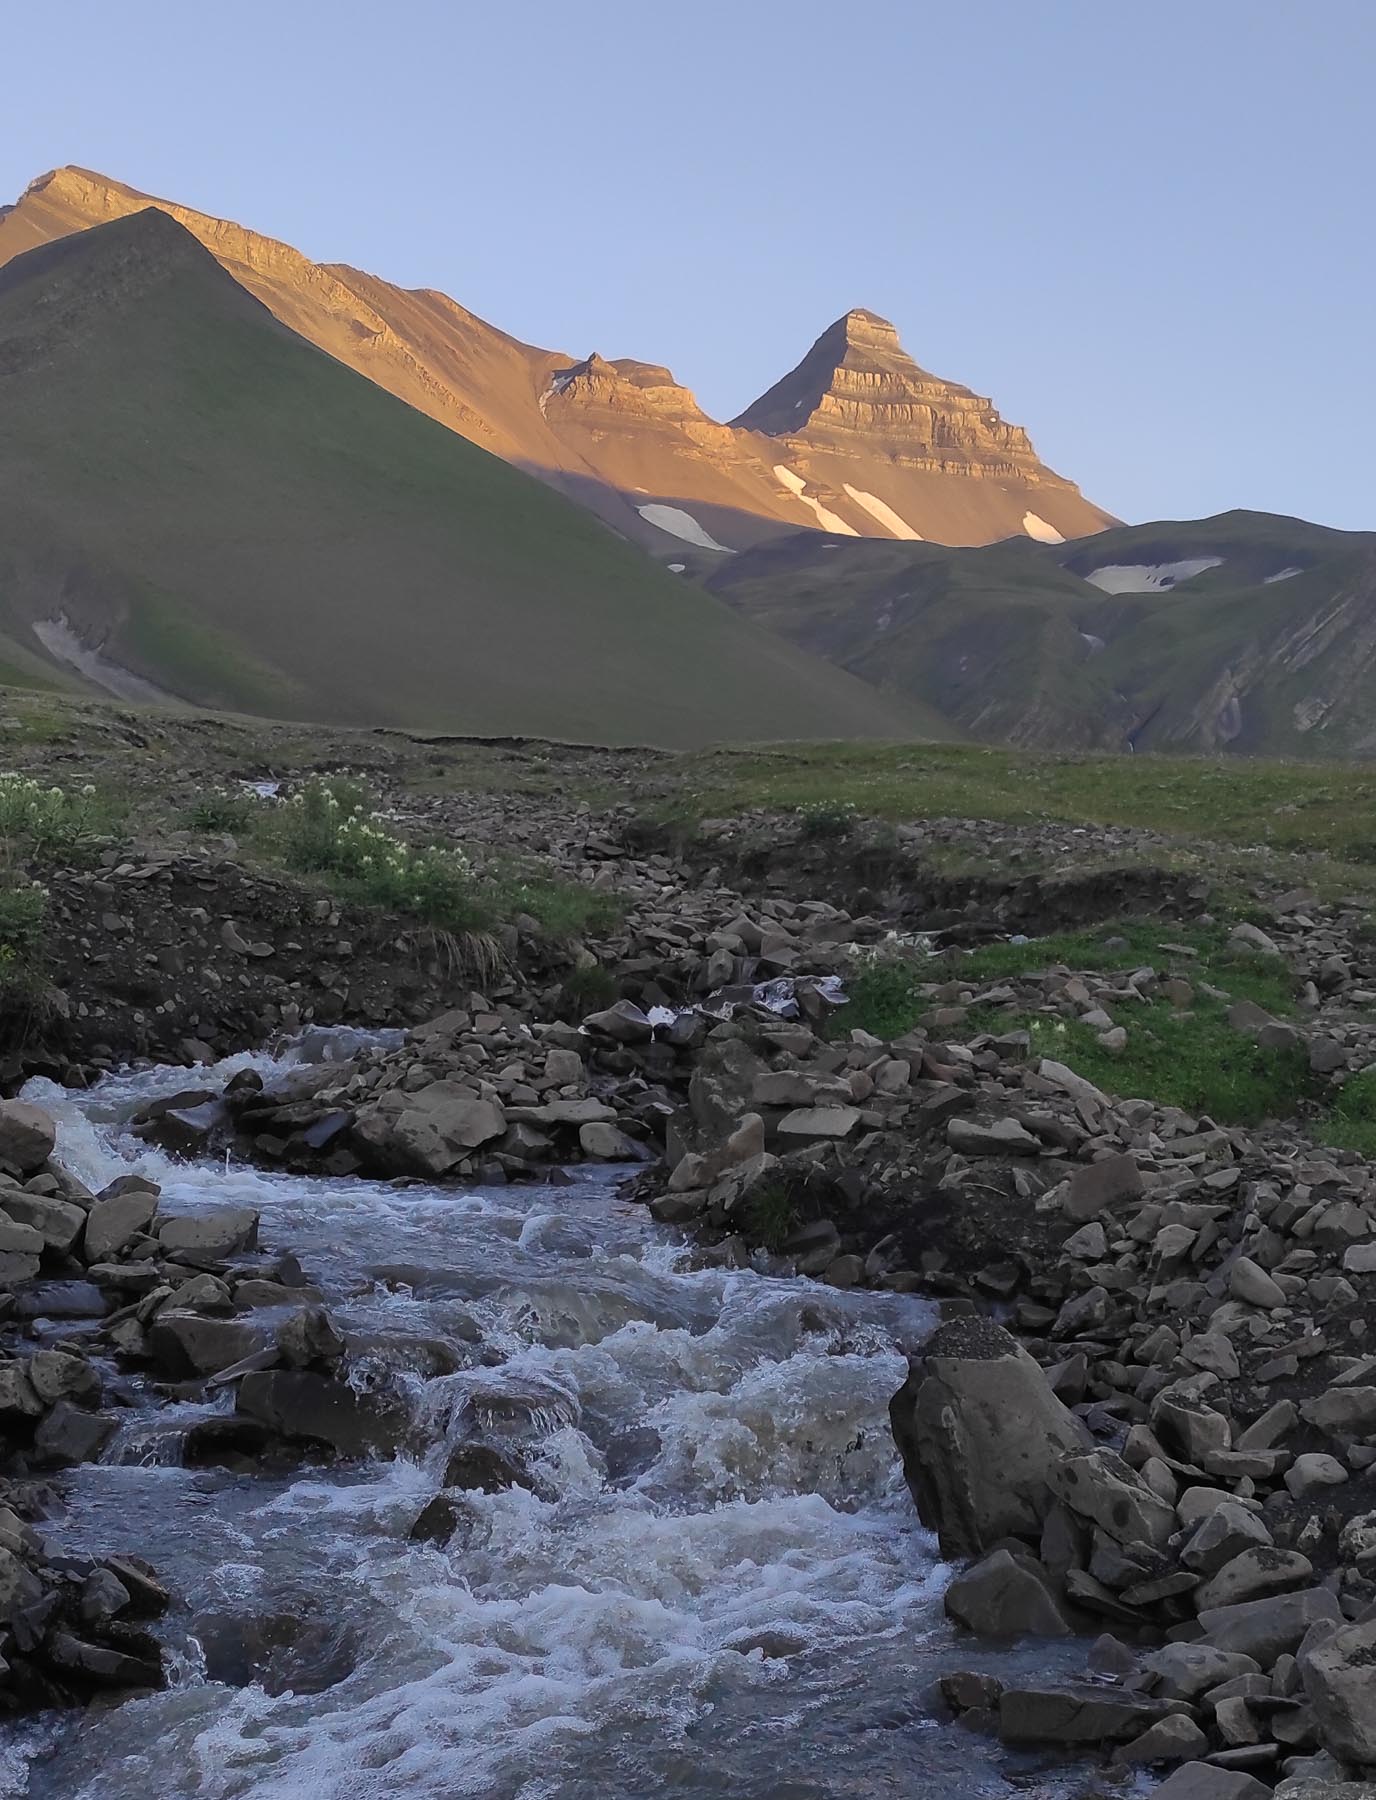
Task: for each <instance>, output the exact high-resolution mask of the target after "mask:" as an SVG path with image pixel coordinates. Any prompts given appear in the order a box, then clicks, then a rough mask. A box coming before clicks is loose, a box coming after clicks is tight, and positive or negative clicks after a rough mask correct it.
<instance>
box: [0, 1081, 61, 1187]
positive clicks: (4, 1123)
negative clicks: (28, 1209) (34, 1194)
mask: <svg viewBox="0 0 1376 1800" xmlns="http://www.w3.org/2000/svg"><path fill="white" fill-rule="evenodd" d="M56 1143H57V1127H56V1125H54V1124H53V1122H52V1120H51V1119H50V1118H49V1117H48V1115H47V1113H45V1112H44V1111H43V1110H42V1108H41V1107H38V1106H30V1105H29V1103H28V1101H27V1100H0V1163H6V1164H8V1166H9V1167H10V1168H11V1169H14V1170H15V1171H16V1172H17V1173H18V1174H20V1175H36V1174H37V1173H38V1171H39V1170H40V1169H41V1168H42V1167H43V1165H44V1163H45V1162H47V1160H48V1158H49V1157H50V1156H51V1155H52V1153H53V1146H54V1145H55V1144H56Z"/></svg>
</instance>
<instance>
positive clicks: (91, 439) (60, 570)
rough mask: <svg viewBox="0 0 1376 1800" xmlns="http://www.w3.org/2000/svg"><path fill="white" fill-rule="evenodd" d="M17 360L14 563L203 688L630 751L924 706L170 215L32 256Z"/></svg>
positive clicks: (186, 693) (2, 454)
mask: <svg viewBox="0 0 1376 1800" xmlns="http://www.w3.org/2000/svg"><path fill="white" fill-rule="evenodd" d="M0 362H3V364H4V367H5V371H6V373H5V406H4V409H3V413H0V555H2V556H3V566H4V567H7V568H13V569H14V570H15V571H16V573H17V579H18V582H19V591H21V592H26V591H27V592H28V593H30V594H32V595H33V596H35V597H36V601H37V603H38V604H51V605H54V606H55V605H56V604H57V602H58V601H59V600H60V599H61V600H63V601H64V603H65V604H66V607H67V611H68V616H69V617H70V619H71V622H72V625H73V628H74V629H78V630H85V631H87V632H89V633H98V634H99V637H100V641H101V643H102V645H103V649H104V654H105V655H106V656H107V658H109V659H110V660H112V661H115V662H118V661H120V660H121V655H122V654H123V656H124V657H125V658H127V659H128V660H129V661H130V662H133V663H135V664H136V665H137V667H138V669H139V672H140V673H141V674H143V675H144V676H146V677H147V678H148V679H149V680H152V681H154V682H161V684H162V685H165V686H167V687H168V688H169V689H171V690H172V691H173V692H175V693H177V694H178V695H179V696H180V697H181V698H182V699H184V700H188V701H191V702H193V703H197V704H208V705H217V704H218V705H222V706H223V705H228V706H231V707H241V708H245V709H249V710H261V711H265V712H267V713H269V714H271V715H273V716H284V717H292V718H297V719H302V718H304V719H314V720H317V721H322V722H326V723H337V724H351V725H368V724H371V725H388V726H414V727H417V728H421V729H436V730H447V731H453V732H460V733H464V734H467V735H473V736H494V735H498V734H519V735H529V736H545V737H551V738H556V739H568V740H576V741H582V742H588V743H598V744H622V745H625V744H639V743H649V744H655V743H658V744H667V745H677V746H684V745H701V744H704V743H710V742H715V741H733V740H734V741H739V740H742V739H747V738H775V739H779V738H793V737H798V736H802V735H804V734H807V733H809V732H820V733H822V734H825V735H830V736H838V737H845V736H850V735H878V734H881V733H884V732H886V731H888V732H891V733H893V734H894V735H902V734H904V733H907V732H913V733H917V732H920V731H921V730H922V729H923V724H922V722H921V720H920V716H919V713H918V711H917V709H915V708H909V707H908V706H907V705H906V704H899V703H897V702H892V701H887V700H885V699H884V698H883V697H882V696H879V695H876V694H875V693H874V692H873V691H872V690H871V689H869V688H867V687H866V686H865V685H864V684H863V683H861V682H860V681H859V680H857V679H856V678H854V677H851V676H848V675H845V674H843V673H841V672H840V671H839V670H836V669H834V668H831V667H829V666H827V665H826V664H824V663H821V662H818V661H815V660H814V659H812V658H809V657H807V656H805V655H804V654H803V653H801V652H800V651H798V650H797V649H795V648H794V647H793V646H792V645H790V644H787V643H785V642H783V641H782V640H778V639H775V638H773V637H771V636H770V635H769V634H768V633H766V632H763V631H761V630H760V629H758V628H757V627H755V626H753V625H752V624H750V623H749V621H747V620H745V619H743V618H741V617H740V616H739V615H738V614H737V613H735V612H734V611H732V609H731V608H730V607H728V606H727V605H726V604H725V603H724V602H722V601H719V600H717V599H715V598H713V597H712V596H710V595H708V594H707V593H705V592H704V591H703V590H702V589H701V588H699V587H698V586H697V585H696V584H693V583H688V582H683V581H680V580H678V579H677V578H676V577H674V576H673V575H670V574H668V573H667V572H666V571H664V570H663V569H661V568H660V567H659V566H658V565H657V564H656V563H655V562H654V560H653V559H652V558H651V557H649V556H648V555H646V554H645V553H644V552H643V551H641V550H639V549H637V548H636V547H635V546H634V545H632V544H630V543H629V542H627V541H626V540H624V539H623V538H621V537H619V536H618V535H617V534H616V533H615V532H613V531H609V530H608V529H607V527H606V525H605V524H604V523H603V522H602V521H601V520H600V519H598V518H595V517H594V516H593V515H592V514H591V513H589V512H588V511H586V510H585V509H584V508H582V507H580V506H578V505H576V504H575V503H574V502H573V501H571V500H568V499H566V498H565V497H564V496H562V495H560V494H558V493H556V492H555V491H554V490H553V489H551V488H550V487H549V486H547V485H546V484H544V483H542V482H540V481H537V480H536V479H534V478H533V477H532V476H530V475H527V474H525V473H523V472H522V471H520V470H518V469H515V468H513V467H511V466H510V465H509V464H508V463H505V462H503V461H502V460H501V459H500V458H498V457H496V456H494V455H490V454H489V453H488V452H486V451H485V450H483V449H481V448H479V447H478V446H477V445H476V444H473V443H470V442H468V441H467V439H466V438H464V437H461V436H460V435H458V433H456V432H454V431H450V430H448V429H446V428H445V426H443V425H441V424H440V423H438V422H437V421H435V420H434V419H431V418H428V417H426V416H425V414H424V413H423V412H421V411H419V410H417V408H416V407H414V406H411V405H408V404H406V403H404V402H403V401H402V400H400V399H398V398H396V397H395V396H394V395H392V394H389V393H387V392H385V391H384V390H383V389H382V388H380V387H378V386H375V385H374V384H373V383H372V382H371V381H369V380H367V379H366V378H365V377H364V376H362V375H360V374H357V373H355V372H354V371H353V370H351V369H348V368H346V367H345V366H344V365H343V364H342V363H341V362H339V361H337V360H336V359H335V358H334V357H332V356H330V355H325V354H322V353H321V352H320V351H319V350H317V349H315V348H314V347H313V346H312V345H311V344H309V343H306V342H304V341H303V340H302V339H301V338H300V337H298V336H296V335H295V334H294V333H293V332H291V331H287V330H285V329H283V328H282V327H281V326H279V325H278V324H277V322H276V321H275V320H274V319H273V318H272V317H271V315H270V314H269V313H268V312H267V311H266V310H265V309H264V308H263V307H261V306H260V305H259V304H258V303H257V302H256V301H254V300H252V299H251V298H249V297H248V296H247V295H246V294H245V293H244V291H243V290H242V289H241V288H240V287H238V286H237V285H236V284H235V283H234V282H233V281H232V280H231V278H230V277H229V276H228V275H227V274H226V273H225V272H224V271H223V270H222V269H221V268H220V267H219V266H218V265H217V264H216V263H215V261H214V260H213V258H212V257H211V256H210V255H209V253H208V252H206V251H205V250H203V249H202V248H201V247H200V246H198V245H197V244H196V243H195V242H194V240H193V239H192V238H191V237H190V236H189V234H187V233H185V232H184V231H182V230H181V228H180V227H178V226H177V225H175V224H174V223H173V222H172V221H171V220H170V219H168V218H167V216H166V215H165V214H163V213H160V212H158V211H156V210H149V211H146V212H142V213H139V214H137V215H136V216H134V217H131V218H128V219H119V220H115V221H112V222H110V223H105V224H100V225H97V226H95V227H94V228H93V229H91V230H89V231H84V232H80V233H77V234H75V236H73V237H71V238H68V239H65V240H63V241H62V242H60V243H54V244H48V245H45V246H43V247H41V248H40V249H38V250H35V251H32V252H30V253H29V254H28V255H25V256H21V257H17V258H15V259H14V261H12V262H11V263H9V264H7V265H6V267H5V269H4V271H3V281H0ZM397 367H398V372H399V374H400V375H401V378H402V379H407V378H408V377H407V376H406V372H405V370H404V367H402V366H401V365H398V366H397ZM73 570H79V571H82V572H83V573H84V575H85V579H84V580H83V581H82V582H81V583H79V584H78V585H79V587H80V592H79V593H78V594H77V596H76V598H75V599H74V600H73V599H68V598H67V593H68V586H69V585H71V584H70V583H68V582H67V577H68V574H69V572H70V571H73ZM0 623H3V621H2V620H0Z"/></svg>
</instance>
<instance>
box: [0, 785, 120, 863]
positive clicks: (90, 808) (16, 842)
mask: <svg viewBox="0 0 1376 1800" xmlns="http://www.w3.org/2000/svg"><path fill="white" fill-rule="evenodd" d="M120 810H121V809H120V806H119V803H118V802H117V800H116V799H115V797H114V796H113V795H111V794H110V793H108V792H106V793H102V792H99V791H98V790H97V789H96V788H95V787H94V786H92V785H91V784H90V783H86V784H83V785H82V786H81V787H79V788H62V787H57V786H47V785H45V784H44V783H43V782H41V781H34V780H33V779H32V778H30V777H29V776H25V775H15V774H3V775H0V842H3V845H4V849H5V855H6V858H7V860H8V861H10V862H24V863H35V862H39V863H48V862H53V861H57V860H59V859H68V860H70V859H71V858H72V857H74V856H77V855H79V854H81V853H83V852H85V851H86V850H88V849H89V848H90V847H91V845H92V844H93V842H94V841H95V840H96V839H97V838H99V837H101V836H103V835H105V834H106V833H108V832H109V831H111V830H112V829H113V828H114V825H115V824H116V822H117V820H118V817H119V813H120Z"/></svg>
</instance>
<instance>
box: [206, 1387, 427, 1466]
mask: <svg viewBox="0 0 1376 1800" xmlns="http://www.w3.org/2000/svg"><path fill="white" fill-rule="evenodd" d="M236 1410H237V1411H238V1412H239V1413H241V1414H242V1415H243V1416H244V1417H245V1418H247V1419H250V1420H252V1421H254V1422H255V1423H257V1424H259V1425H263V1426H266V1427H267V1429H268V1430H269V1431H270V1432H272V1433H274V1434H276V1435H278V1436H280V1437H284V1438H288V1439H295V1440H300V1441H304V1442H307V1443H312V1444H320V1445H324V1446H325V1447H326V1448H328V1449H330V1450H333V1451H334V1452H335V1453H336V1454H337V1455H340V1456H345V1457H360V1456H382V1457H388V1456H394V1455H395V1454H396V1452H397V1450H398V1448H399V1446H400V1444H401V1442H402V1439H403V1437H404V1436H405V1434H406V1430H407V1428H408V1425H409V1422H410V1421H409V1415H408V1414H407V1411H406V1409H405V1407H404V1406H403V1405H402V1404H401V1403H400V1402H399V1401H397V1400H393V1399H390V1398H389V1397H387V1396H385V1395H381V1394H360V1393H358V1392H356V1391H355V1390H354V1389H353V1388H351V1387H350V1386H349V1385H348V1384H347V1382H344V1381H339V1380H336V1379H334V1378H332V1377H330V1376H327V1375H317V1374H311V1373H304V1372H301V1371H297V1370H287V1369H268V1370H262V1371H257V1372H254V1373H252V1374H248V1375H245V1377H244V1379H243V1380H242V1382H240V1384H239V1392H238V1396H237V1399H236Z"/></svg>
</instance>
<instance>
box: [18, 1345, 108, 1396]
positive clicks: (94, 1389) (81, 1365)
mask: <svg viewBox="0 0 1376 1800" xmlns="http://www.w3.org/2000/svg"><path fill="white" fill-rule="evenodd" d="M28 1374H29V1382H30V1385H31V1386H32V1388H33V1391H34V1393H35V1394H37V1396H38V1398H39V1399H40V1400H41V1401H42V1402H43V1403H44V1405H45V1406H55V1405H56V1404H57V1402H58V1401H59V1400H75V1401H78V1402H87V1401H89V1402H90V1403H91V1404H92V1405H94V1404H96V1403H97V1402H98V1401H99V1399H100V1376H99V1375H98V1374H97V1373H96V1371H95V1370H94V1369H93V1368H92V1367H91V1365H90V1363H88V1362H87V1361H86V1358H85V1357H84V1356H73V1355H71V1353H70V1352H68V1351H65V1350H35V1351H34V1353H33V1355H32V1356H31V1357H30V1358H29V1366H28Z"/></svg>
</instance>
